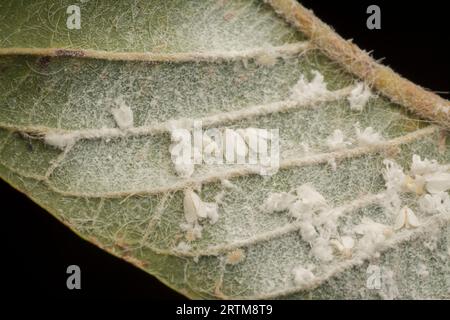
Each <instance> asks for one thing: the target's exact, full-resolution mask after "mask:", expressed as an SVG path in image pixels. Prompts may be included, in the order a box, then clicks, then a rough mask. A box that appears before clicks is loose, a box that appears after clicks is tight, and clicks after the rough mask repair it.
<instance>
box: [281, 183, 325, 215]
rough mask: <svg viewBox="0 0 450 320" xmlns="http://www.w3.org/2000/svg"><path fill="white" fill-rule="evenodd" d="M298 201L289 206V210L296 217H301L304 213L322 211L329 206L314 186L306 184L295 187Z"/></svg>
mask: <svg viewBox="0 0 450 320" xmlns="http://www.w3.org/2000/svg"><path fill="white" fill-rule="evenodd" d="M295 191H296V194H297V201H295V202H294V203H292V204H291V205H290V206H289V212H290V213H291V215H292V216H293V217H295V218H301V216H302V214H303V213H311V212H317V211H321V210H323V209H326V208H328V204H327V201H326V200H325V198H324V197H323V196H322V195H321V194H320V193H319V192H318V191H317V190H316V189H314V188H313V187H312V186H310V185H308V184H304V185H302V186H300V187H297V188H296V189H295Z"/></svg>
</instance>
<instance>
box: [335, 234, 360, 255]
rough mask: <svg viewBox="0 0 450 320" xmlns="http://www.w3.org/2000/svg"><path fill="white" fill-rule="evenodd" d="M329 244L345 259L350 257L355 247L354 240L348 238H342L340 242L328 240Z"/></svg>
mask: <svg viewBox="0 0 450 320" xmlns="http://www.w3.org/2000/svg"><path fill="white" fill-rule="evenodd" d="M330 244H331V245H333V247H334V248H335V249H336V250H337V251H338V252H339V254H341V255H342V256H344V257H345V258H350V257H351V256H352V251H353V248H354V247H355V240H354V239H353V238H352V237H350V236H343V237H341V239H340V240H337V239H333V240H330Z"/></svg>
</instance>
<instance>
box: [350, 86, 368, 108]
mask: <svg viewBox="0 0 450 320" xmlns="http://www.w3.org/2000/svg"><path fill="white" fill-rule="evenodd" d="M370 97H372V92H371V91H370V89H369V87H368V86H366V85H365V84H364V83H358V84H357V85H356V86H355V88H354V89H353V90H352V91H351V92H350V95H349V96H348V98H347V99H348V102H349V103H350V109H352V110H354V111H362V110H363V109H364V106H365V105H366V103H367V101H369V99H370Z"/></svg>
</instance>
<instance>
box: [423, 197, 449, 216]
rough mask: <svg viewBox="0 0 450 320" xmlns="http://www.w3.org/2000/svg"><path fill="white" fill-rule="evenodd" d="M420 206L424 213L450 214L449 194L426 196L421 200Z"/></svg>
mask: <svg viewBox="0 0 450 320" xmlns="http://www.w3.org/2000/svg"><path fill="white" fill-rule="evenodd" d="M418 204H419V208H420V210H421V211H423V212H424V213H428V214H433V213H441V214H442V213H450V196H449V194H448V193H447V192H440V193H435V194H426V195H424V196H423V197H421V198H420V199H419V201H418Z"/></svg>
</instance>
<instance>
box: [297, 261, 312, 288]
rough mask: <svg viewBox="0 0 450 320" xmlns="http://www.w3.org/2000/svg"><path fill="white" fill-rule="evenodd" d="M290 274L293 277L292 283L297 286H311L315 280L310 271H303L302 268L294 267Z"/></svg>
mask: <svg viewBox="0 0 450 320" xmlns="http://www.w3.org/2000/svg"><path fill="white" fill-rule="evenodd" d="M292 274H293V275H294V283H295V284H296V285H297V286H306V285H309V284H311V283H312V282H313V281H314V279H315V278H316V277H315V276H314V274H313V273H312V272H311V270H308V269H305V268H303V267H300V266H298V267H295V268H294V270H292Z"/></svg>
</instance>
